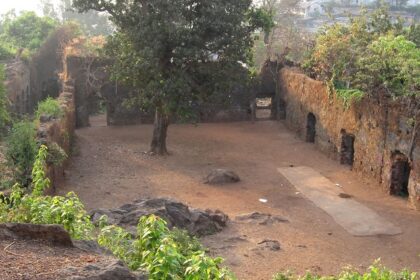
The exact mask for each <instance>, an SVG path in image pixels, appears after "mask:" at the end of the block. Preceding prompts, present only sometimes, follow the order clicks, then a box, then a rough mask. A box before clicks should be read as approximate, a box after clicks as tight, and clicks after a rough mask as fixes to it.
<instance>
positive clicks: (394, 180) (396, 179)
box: [390, 151, 411, 197]
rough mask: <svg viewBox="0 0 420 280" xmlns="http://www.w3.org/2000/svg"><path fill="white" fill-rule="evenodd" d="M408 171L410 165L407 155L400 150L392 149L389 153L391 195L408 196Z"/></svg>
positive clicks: (409, 170)
mask: <svg viewBox="0 0 420 280" xmlns="http://www.w3.org/2000/svg"><path fill="white" fill-rule="evenodd" d="M410 172H411V166H410V162H409V160H408V157H407V156H406V155H404V154H403V153H401V152H400V151H394V152H393V153H392V155H391V185H390V193H391V194H392V195H399V196H403V197H407V196H408V182H409V179H410Z"/></svg>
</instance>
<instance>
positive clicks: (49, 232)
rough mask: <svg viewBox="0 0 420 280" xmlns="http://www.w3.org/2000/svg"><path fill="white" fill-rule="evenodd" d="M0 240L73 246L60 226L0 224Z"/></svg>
mask: <svg viewBox="0 0 420 280" xmlns="http://www.w3.org/2000/svg"><path fill="white" fill-rule="evenodd" d="M0 239H24V240H42V241H46V242H49V243H52V244H53V245H56V246H64V247H72V246H73V242H72V240H71V238H70V235H69V233H68V232H67V231H65V230H64V228H63V227H62V226H60V225H35V224H14V223H6V224H0Z"/></svg>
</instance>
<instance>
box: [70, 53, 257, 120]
mask: <svg viewBox="0 0 420 280" xmlns="http://www.w3.org/2000/svg"><path fill="white" fill-rule="evenodd" d="M109 63H111V62H110V61H107V60H103V59H98V58H89V57H81V56H78V55H68V56H67V57H66V58H65V65H64V68H65V69H64V73H65V79H67V80H72V81H74V85H75V104H76V126H77V127H85V126H89V115H91V114H93V113H95V112H96V111H97V107H98V102H99V100H102V102H104V103H105V107H106V115H107V124H108V125H132V124H141V123H153V120H154V112H153V111H149V112H145V111H141V110H139V109H138V108H128V107H127V106H125V100H126V99H127V97H129V96H130V95H131V92H132V89H131V88H129V87H126V86H123V85H121V84H119V83H116V82H115V81H111V80H110V78H109V75H108V74H107V72H106V66H107V65H108V64H109ZM88 77H90V78H91V80H90V81H88ZM92 83H94V85H92ZM247 98H248V97H247V96H245V93H244V92H241V91H240V90H239V89H238V91H237V92H234V93H232V94H227V95H226V98H223V100H210V101H209V102H207V103H206V104H204V105H203V104H202V105H197V106H196V107H195V108H194V109H193V113H194V114H195V120H196V121H198V122H225V121H244V120H249V119H250V118H251V114H250V112H249V111H248V106H249V105H248V104H249V100H247ZM219 99H221V98H219ZM227 99H230V103H229V105H228V104H227V103H228V102H226V101H227ZM172 121H173V122H177V121H178V120H177V119H175V118H174V119H173V120H172Z"/></svg>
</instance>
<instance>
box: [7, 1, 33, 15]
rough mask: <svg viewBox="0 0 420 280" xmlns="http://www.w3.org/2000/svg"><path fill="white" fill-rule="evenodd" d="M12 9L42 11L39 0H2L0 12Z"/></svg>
mask: <svg viewBox="0 0 420 280" xmlns="http://www.w3.org/2000/svg"><path fill="white" fill-rule="evenodd" d="M11 9H15V10H16V11H22V10H27V11H37V12H40V1H39V0H0V14H4V13H6V12H8V11H9V10H11Z"/></svg>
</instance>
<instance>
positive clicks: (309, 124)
mask: <svg viewBox="0 0 420 280" xmlns="http://www.w3.org/2000/svg"><path fill="white" fill-rule="evenodd" d="M315 135H316V117H315V115H314V114H313V113H309V114H308V117H307V121H306V142H308V143H315Z"/></svg>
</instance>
